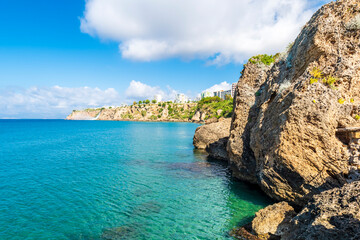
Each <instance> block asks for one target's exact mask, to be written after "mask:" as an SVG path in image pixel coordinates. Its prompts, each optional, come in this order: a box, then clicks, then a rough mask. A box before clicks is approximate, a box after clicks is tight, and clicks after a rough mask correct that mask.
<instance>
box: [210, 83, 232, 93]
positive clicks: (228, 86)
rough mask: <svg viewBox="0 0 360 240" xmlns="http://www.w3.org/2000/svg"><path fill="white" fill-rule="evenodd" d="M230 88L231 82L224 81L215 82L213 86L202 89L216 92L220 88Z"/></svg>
mask: <svg viewBox="0 0 360 240" xmlns="http://www.w3.org/2000/svg"><path fill="white" fill-rule="evenodd" d="M230 89H231V84H230V83H227V82H226V81H225V82H222V83H220V84H215V85H214V86H212V87H210V88H208V89H206V90H204V92H216V91H220V90H230Z"/></svg>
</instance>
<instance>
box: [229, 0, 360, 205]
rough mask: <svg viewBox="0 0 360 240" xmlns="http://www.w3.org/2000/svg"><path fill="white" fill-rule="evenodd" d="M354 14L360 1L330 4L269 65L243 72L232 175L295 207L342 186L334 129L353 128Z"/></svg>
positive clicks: (357, 55)
mask: <svg viewBox="0 0 360 240" xmlns="http://www.w3.org/2000/svg"><path fill="white" fill-rule="evenodd" d="M359 14H360V3H359V2H358V1H355V0H343V1H337V2H332V3H329V4H327V5H325V6H323V7H322V8H321V9H320V10H318V11H317V12H316V13H315V14H314V16H313V17H312V18H311V19H310V21H309V22H308V23H307V24H306V25H305V26H304V27H303V29H302V31H301V33H300V34H299V36H298V37H297V39H296V40H295V42H294V44H293V46H292V47H291V49H290V50H289V52H288V53H286V54H283V55H282V56H280V57H279V58H278V59H277V61H276V62H275V63H274V64H273V65H272V66H271V67H268V66H266V65H264V64H261V63H253V61H250V62H249V63H248V64H247V65H246V66H245V68H244V71H243V74H242V77H241V78H240V80H239V83H238V85H237V95H236V98H235V100H234V103H235V108H234V115H233V121H232V125H231V130H230V137H229V141H228V145H227V149H228V154H229V158H230V159H229V161H230V163H231V165H232V166H233V168H234V169H235V170H236V171H235V172H234V173H235V176H237V177H238V178H240V179H243V180H247V181H250V182H253V183H257V184H258V185H260V186H261V188H262V189H263V190H264V191H265V192H266V193H267V194H268V195H269V196H271V197H273V198H275V199H277V200H286V201H289V202H291V203H294V204H296V205H298V206H304V205H305V204H306V202H307V201H308V200H309V199H311V197H312V195H313V194H316V193H320V192H322V191H324V190H327V189H331V188H334V187H340V186H342V185H343V184H344V183H345V182H346V181H347V176H348V173H349V169H351V164H350V163H351V161H350V152H349V144H348V142H344V141H341V139H340V137H339V136H338V135H337V130H338V129H339V128H343V127H354V126H359V121H358V120H359V119H360V117H359V115H360V113H359V109H360V105H359V103H360V94H359V93H360V84H359V81H360V61H359V59H360V51H359V50H360V20H359V19H360V17H359V16H360V15H359ZM355 167H357V166H355Z"/></svg>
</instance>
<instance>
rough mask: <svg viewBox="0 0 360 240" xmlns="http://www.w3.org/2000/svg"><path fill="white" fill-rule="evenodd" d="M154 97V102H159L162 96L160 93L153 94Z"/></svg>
mask: <svg viewBox="0 0 360 240" xmlns="http://www.w3.org/2000/svg"><path fill="white" fill-rule="evenodd" d="M154 99H155V100H156V102H161V100H162V96H161V95H160V94H156V95H155V96H154Z"/></svg>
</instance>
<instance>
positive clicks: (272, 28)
mask: <svg viewBox="0 0 360 240" xmlns="http://www.w3.org/2000/svg"><path fill="white" fill-rule="evenodd" d="M313 2H314V0H271V1H269V0H196V1H193V0H182V1H179V0H153V1H147V0H131V1H128V0H88V1H87V2H86V9H85V11H84V17H83V18H82V19H81V30H82V31H83V32H85V33H88V34H90V35H92V36H98V37H100V38H102V39H110V40H114V41H117V42H119V44H120V45H119V49H120V51H121V53H122V56H123V57H124V58H128V59H133V60H140V61H151V60H157V59H164V58H171V57H181V58H189V59H192V58H201V59H208V58H210V59H212V60H211V62H212V63H215V64H224V63H228V62H243V61H244V60H246V59H248V58H249V57H250V56H252V55H255V54H259V53H275V52H278V51H282V50H283V49H284V48H285V47H286V46H287V44H288V43H289V42H291V41H293V40H294V39H295V37H296V36H297V34H298V33H299V31H300V28H301V27H302V26H303V25H304V24H305V23H306V21H307V20H309V19H310V16H311V14H312V13H313V12H314V9H313V8H310V7H313V5H314V4H313Z"/></svg>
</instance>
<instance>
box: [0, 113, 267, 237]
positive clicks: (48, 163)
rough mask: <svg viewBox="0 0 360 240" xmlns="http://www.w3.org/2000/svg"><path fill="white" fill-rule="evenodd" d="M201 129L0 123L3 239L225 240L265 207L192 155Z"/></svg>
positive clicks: (219, 167)
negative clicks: (193, 145) (235, 227)
mask: <svg viewBox="0 0 360 240" xmlns="http://www.w3.org/2000/svg"><path fill="white" fill-rule="evenodd" d="M197 126H198V125H196V124H186V123H140V122H138V123H135V122H106V121H105V122H101V121H80V122H76V121H40V120H39V121H38V120H29V121H1V120H0V142H1V143H2V147H1V148H0V165H1V166H2V167H1V169H0V196H2V197H1V198H0V210H1V214H0V239H4V240H7V239H31V240H32V239H36V240H45V239H73V240H75V239H78V240H89V239H94V240H99V239H136V240H142V239H146V240H149V239H156V240H158V239H159V240H161V239H179V240H180V239H181V240H183V239H229V236H228V234H227V232H228V231H229V230H230V229H231V228H233V227H234V226H236V225H237V224H239V223H243V222H244V221H248V220H249V219H250V218H251V217H252V216H253V214H254V213H255V212H256V211H257V210H258V209H260V208H262V207H264V206H266V205H267V204H269V203H270V201H269V200H268V199H267V198H266V197H264V195H262V194H261V193H260V192H259V191H257V190H256V189H254V187H252V186H249V185H245V184H242V183H239V182H234V181H233V180H232V179H231V177H230V173H229V171H228V169H227V167H226V166H224V165H223V164H222V163H221V162H217V161H212V160H209V161H208V160H207V158H206V154H204V153H203V152H201V151H196V150H195V151H194V150H193V147H192V137H193V134H194V132H195V129H196V127H197Z"/></svg>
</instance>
